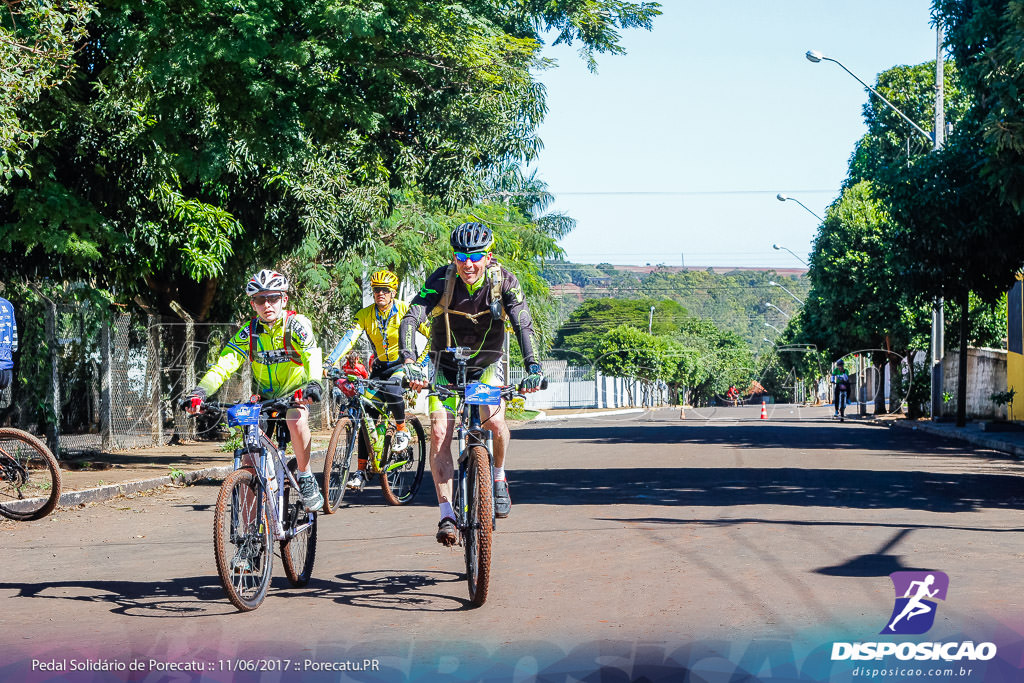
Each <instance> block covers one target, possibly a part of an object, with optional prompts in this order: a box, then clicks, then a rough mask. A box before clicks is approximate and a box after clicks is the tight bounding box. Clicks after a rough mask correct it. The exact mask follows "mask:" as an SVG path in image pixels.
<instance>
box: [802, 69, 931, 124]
mask: <svg viewBox="0 0 1024 683" xmlns="http://www.w3.org/2000/svg"><path fill="white" fill-rule="evenodd" d="M804 56H805V57H807V61H809V62H814V63H815V64H817V63H818V62H832V63H833V64H838V65H839V68H840V69H842V70H843V71H845V72H846V73H848V74H850V75H851V76H853V77H854V78H856V79H857V82H858V83H860V84H861V85H863V86H864V87H865V88H867V89H868V91H870V92H871V94H872V95H874V96H875V97H877V98H878V99H880V100H882V101H883V102H885V103H886V104H887V105H889V108H890V109H892V110H893V111H894V112H896V113H897V114H898V115H899V117H900V118H901V119H903V120H904V121H906V122H907V123H909V124H910V126H911V127H912V128H913V129H914V130H916V131H917V132H918V133H920V134H921V135H923V136H924V137H925V139H927V140H928V142H929V143H934V142H935V140H934V138H932V134H931V133H929V132H928V131H926V130H925V129H924V128H922V127H921V126H919V125H917V124H916V123H914V122H913V121H912V120H911V119H910V117H909V116H907V115H906V114H904V113H903V112H901V111H900V110H899V109H897V108H896V105H895V104H893V103H892V102H890V101H889V100H887V99H885V97H884V96H883V95H882V93H880V92H878V91H877V90H875V89H874V88H872V87H871V86H870V85H868V84H867V83H865V82H864V81H862V80H861V79H860V77H859V76H857V74H855V73H853V72H852V71H850V70H849V69H847V68H846V67H845V66H843V63H842V62H840V61H839V60H838V59H832V58H831V57H826V56H825V55H823V54H821V53H820V52H818V51H817V50H808V51H807V53H806V54H804Z"/></svg>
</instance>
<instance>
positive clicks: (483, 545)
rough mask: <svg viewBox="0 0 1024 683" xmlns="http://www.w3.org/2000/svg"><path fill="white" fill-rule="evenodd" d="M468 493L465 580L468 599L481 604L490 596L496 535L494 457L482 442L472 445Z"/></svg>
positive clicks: (465, 532) (475, 604) (477, 604)
mask: <svg viewBox="0 0 1024 683" xmlns="http://www.w3.org/2000/svg"><path fill="white" fill-rule="evenodd" d="M466 465H467V467H469V474H468V481H467V488H468V495H467V496H466V498H467V500H466V524H465V528H464V529H463V532H462V533H463V549H464V550H465V553H466V580H467V581H468V582H469V600H470V602H471V603H472V604H473V606H474V607H479V606H480V605H482V604H484V602H486V600H487V589H488V587H489V584H490V579H491V541H492V540H493V536H494V512H493V510H494V507H493V500H492V496H491V493H492V487H493V485H492V483H491V459H490V457H488V454H487V449H486V448H484V447H483V446H473V447H472V448H471V449H470V453H469V461H468V462H467V463H466Z"/></svg>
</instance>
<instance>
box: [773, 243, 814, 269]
mask: <svg viewBox="0 0 1024 683" xmlns="http://www.w3.org/2000/svg"><path fill="white" fill-rule="evenodd" d="M772 249H775V250H782V251H788V252H789V253H790V254H793V258H795V259H796V260H797V261H799V262H800V263H802V264H804V265H805V266H806V265H807V261H804V260H803V259H802V258H800V257H799V256H797V255H796V254H794V253H793V250H792V249H790V248H789V247H780V246H779V245H777V244H773V245H772Z"/></svg>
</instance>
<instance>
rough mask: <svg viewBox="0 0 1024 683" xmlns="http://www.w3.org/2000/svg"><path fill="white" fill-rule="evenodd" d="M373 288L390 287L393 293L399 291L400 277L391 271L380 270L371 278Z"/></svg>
mask: <svg viewBox="0 0 1024 683" xmlns="http://www.w3.org/2000/svg"><path fill="white" fill-rule="evenodd" d="M370 286H371V287H390V288H391V290H392V291H394V292H397V291H398V276H397V275H395V274H394V273H392V272H391V271H390V270H378V271H377V272H376V273H374V274H373V275H371V276H370Z"/></svg>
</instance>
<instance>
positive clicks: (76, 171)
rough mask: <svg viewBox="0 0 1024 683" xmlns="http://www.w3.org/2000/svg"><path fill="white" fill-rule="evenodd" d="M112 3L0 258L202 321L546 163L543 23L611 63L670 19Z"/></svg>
mask: <svg viewBox="0 0 1024 683" xmlns="http://www.w3.org/2000/svg"><path fill="white" fill-rule="evenodd" d="M99 10H100V11H99V15H98V17H97V18H96V19H95V20H94V21H92V22H91V23H90V24H89V27H88V29H89V35H88V40H87V41H86V43H85V44H84V46H83V49H81V50H80V51H79V52H78V53H77V61H78V64H79V67H80V68H79V69H78V71H76V72H75V74H74V76H73V78H72V80H71V82H69V83H68V84H67V85H66V86H64V87H62V88H59V89H57V90H54V91H51V92H50V94H49V95H48V96H47V97H44V98H43V99H41V100H40V101H39V102H38V103H37V104H35V105H32V106H28V107H26V108H25V113H24V120H25V121H27V122H28V123H27V124H26V125H29V126H32V127H34V128H38V129H49V130H53V131H54V133H53V134H52V135H50V136H48V137H47V138H46V139H45V140H44V141H43V143H42V144H41V145H40V146H39V148H37V149H36V150H35V151H34V152H33V153H32V154H31V155H30V156H29V157H28V162H29V163H30V164H31V165H32V167H33V177H32V179H25V178H21V179H16V181H17V182H15V183H14V184H13V185H12V187H11V194H10V196H9V197H6V198H4V200H3V201H2V202H0V225H2V226H3V237H2V238H0V253H2V254H5V255H6V258H5V260H4V265H5V267H7V268H9V269H10V270H11V271H15V270H16V271H18V272H25V273H28V274H30V275H35V274H45V273H49V272H60V273H62V274H63V276H64V277H72V278H86V279H94V280H96V281H97V282H98V283H99V284H101V285H104V286H107V287H109V288H110V289H111V290H112V291H116V292H117V296H118V298H120V299H121V300H131V299H133V298H134V299H136V300H137V301H140V302H142V303H144V304H146V305H149V306H152V307H155V308H156V309H158V310H161V311H164V312H167V311H168V310H169V308H168V307H169V303H170V302H171V301H172V300H176V301H179V302H180V303H181V304H182V305H184V306H185V307H187V308H190V309H191V310H192V311H193V313H194V314H195V315H196V316H197V317H198V318H200V319H203V318H206V317H209V316H210V315H223V314H225V313H226V312H227V311H229V310H230V308H231V306H232V303H233V300H234V297H233V296H228V297H223V296H222V297H217V296H216V295H217V292H218V284H219V282H220V281H222V280H223V281H225V282H231V283H232V287H233V283H235V282H237V281H239V280H241V279H242V278H243V277H244V275H245V273H247V272H248V271H249V270H250V269H252V268H253V267H255V266H257V265H261V264H262V265H266V264H269V263H273V262H276V261H277V260H279V259H280V258H283V257H288V256H291V255H293V254H298V255H299V256H301V257H305V258H307V259H308V258H310V255H313V254H315V255H316V256H315V257H314V258H315V259H319V260H323V261H325V262H328V261H334V262H337V261H340V260H341V259H342V258H345V257H346V256H348V255H349V254H350V252H349V249H350V246H351V245H352V244H356V243H361V242H365V240H366V237H367V236H368V231H369V230H370V229H371V226H380V225H384V224H385V223H384V221H385V220H386V219H387V217H388V216H389V215H390V213H391V211H392V210H393V208H394V206H395V199H396V197H398V196H402V195H400V194H396V193H398V192H399V191H406V192H408V191H415V192H417V193H420V194H422V196H424V197H427V198H430V200H431V201H432V202H434V203H436V205H437V206H438V207H439V208H440V209H441V210H443V211H446V212H451V211H453V210H454V209H456V208H457V207H460V206H465V205H466V204H467V203H468V202H469V201H470V200H471V199H472V198H473V197H475V196H477V195H478V194H479V191H480V188H481V181H482V178H484V177H485V176H486V175H487V173H488V171H489V170H491V169H494V168H496V167H499V166H501V165H503V164H505V163H507V162H508V161H510V160H528V159H530V158H532V157H533V155H535V153H536V151H537V149H538V146H539V143H538V140H537V137H536V129H537V126H538V125H539V123H540V121H541V119H542V117H543V114H544V111H545V104H544V97H543V87H542V86H541V85H540V84H539V83H538V82H537V81H535V80H534V78H533V76H532V73H533V72H534V71H535V70H538V69H540V68H544V67H545V66H548V64H547V62H545V61H544V60H543V59H542V57H541V54H540V50H541V41H540V35H541V34H540V32H541V31H543V30H545V29H546V28H555V29H557V30H558V31H559V32H560V34H559V39H560V40H564V41H566V42H571V41H574V40H577V41H579V42H580V43H581V44H582V46H583V48H584V50H585V51H589V52H588V54H590V55H591V56H592V55H593V53H594V52H612V53H614V52H617V51H619V50H620V49H621V48H619V43H618V33H617V30H619V29H622V28H631V27H645V28H649V27H650V25H651V21H652V19H653V17H654V16H655V15H657V14H658V9H657V5H656V4H653V3H642V4H636V3H625V2H587V3H577V2H571V3H541V4H537V3H533V2H526V1H525V0H524V1H523V2H516V3H512V5H511V7H509V3H501V11H499V7H498V5H497V4H494V3H468V2H466V3H449V4H447V5H444V6H443V7H439V6H437V5H436V4H433V3H422V2H414V1H412V0H404V1H401V0H395V1H392V2H388V3H378V2H352V3H342V4H338V3H336V2H333V0H314V1H313V2H295V1H294V0H286V1H285V2H278V1H275V2H271V1H269V0H252V1H251V2H248V3H243V4H241V5H238V4H224V3H218V2H201V3H200V4H199V6H195V5H194V4H190V3H185V4H182V3H181V2H179V1H178V0H160V1H157V2H150V1H148V0H147V1H146V2H143V1H142V0H128V1H125V2H122V1H120V0H118V1H115V0H105V1H104V2H101V3H99ZM406 196H407V195H406ZM315 276H316V273H314V274H313V275H311V277H315ZM228 291H229V292H233V291H235V290H234V289H233V288H232V289H229V290H228Z"/></svg>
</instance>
